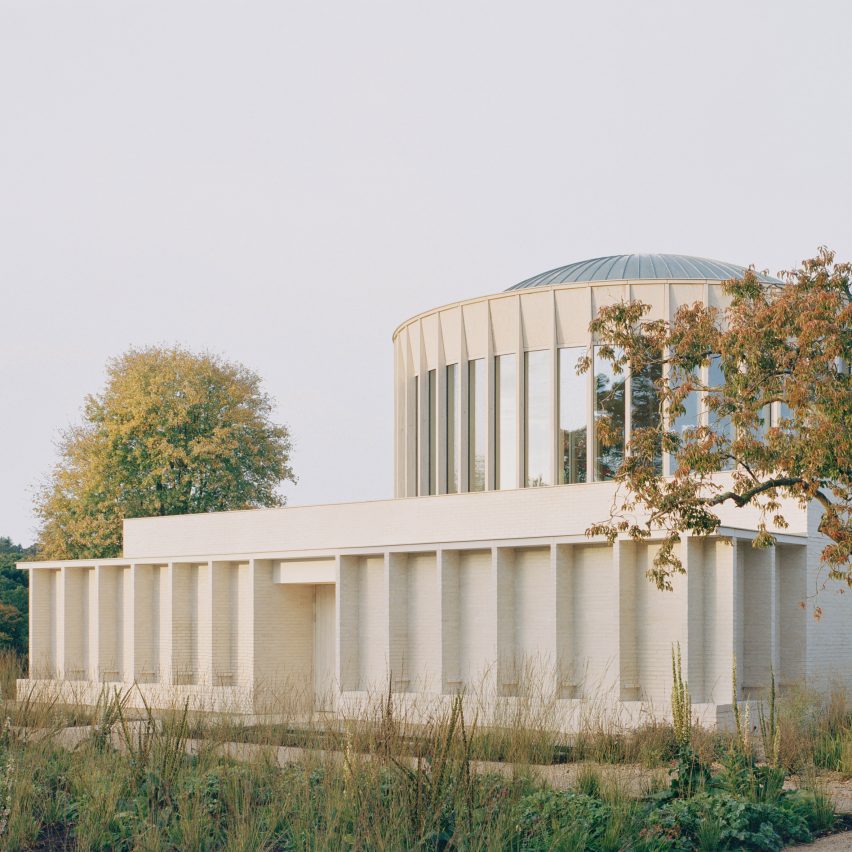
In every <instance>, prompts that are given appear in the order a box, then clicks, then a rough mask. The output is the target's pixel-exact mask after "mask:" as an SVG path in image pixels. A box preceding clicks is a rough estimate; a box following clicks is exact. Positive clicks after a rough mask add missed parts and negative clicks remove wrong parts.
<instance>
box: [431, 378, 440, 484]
mask: <svg viewBox="0 0 852 852" xmlns="http://www.w3.org/2000/svg"><path fill="white" fill-rule="evenodd" d="M429 493H430V494H437V493H438V381H437V376H436V373H435V371H434V370H429Z"/></svg>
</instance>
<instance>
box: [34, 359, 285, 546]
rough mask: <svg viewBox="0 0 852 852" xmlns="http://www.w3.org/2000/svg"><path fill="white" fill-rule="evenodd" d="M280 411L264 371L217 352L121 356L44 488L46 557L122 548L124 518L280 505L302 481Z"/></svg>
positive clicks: (40, 504)
mask: <svg viewBox="0 0 852 852" xmlns="http://www.w3.org/2000/svg"><path fill="white" fill-rule="evenodd" d="M272 411H273V401H272V399H271V398H270V397H269V396H268V395H267V394H266V393H265V392H264V391H263V390H262V388H261V380H260V377H259V376H258V375H257V374H256V373H254V372H252V371H251V370H249V369H247V368H246V367H244V366H242V365H240V364H234V363H230V362H227V361H224V360H222V359H221V358H219V357H217V356H215V355H210V354H207V353H203V354H200V355H199V354H194V353H192V352H189V351H187V350H185V349H182V348H180V347H170V348H159V347H150V348H145V349H131V350H130V351H128V352H127V353H125V354H124V355H122V356H120V357H119V358H116V359H113V360H111V361H110V362H109V363H108V365H107V382H106V386H105V388H104V389H103V391H102V392H101V393H99V394H97V395H94V396H88V397H87V398H86V401H85V406H84V414H83V422H82V423H81V424H80V425H78V426H75V427H73V428H71V429H70V430H68V431H67V432H66V433H65V435H64V436H63V438H62V441H61V443H60V460H59V462H58V464H57V465H56V467H55V468H54V469H53V471H52V473H51V475H50V477H49V479H48V480H47V482H46V483H45V485H44V486H43V488H42V489H41V490H40V492H39V493H38V494H37V497H36V512H37V514H38V516H39V518H40V519H41V529H40V533H39V538H38V554H39V556H40V557H41V558H44V559H77V558H95V557H99V558H104V557H110V556H116V555H119V554H120V552H121V535H122V520H123V519H124V518H135V517H146V516H154V515H179V514H188V513H195V512H216V511H225V510H230V509H250V508H257V507H263V506H279V505H282V503H283V502H284V501H283V499H282V498H281V496H280V495H279V494H278V490H277V489H278V486H279V485H280V483H281V482H282V481H284V480H290V481H295V477H294V474H293V471H292V469H291V467H290V451H291V443H290V435H289V432H288V430H287V428H286V427H285V426H282V425H278V424H276V423H274V422H273V421H272V419H271V415H272Z"/></svg>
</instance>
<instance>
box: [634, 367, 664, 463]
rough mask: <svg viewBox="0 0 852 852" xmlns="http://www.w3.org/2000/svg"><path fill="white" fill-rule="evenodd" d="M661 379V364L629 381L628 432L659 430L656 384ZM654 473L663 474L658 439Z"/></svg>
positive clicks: (660, 446)
mask: <svg viewBox="0 0 852 852" xmlns="http://www.w3.org/2000/svg"><path fill="white" fill-rule="evenodd" d="M662 377H663V365H662V363H661V362H659V361H658V362H656V363H654V364H648V365H647V366H646V367H645V368H644V369H643V370H641V371H640V372H638V373H634V374H633V376H632V378H631V380H630V430H631V433H632V431H633V430H634V429H659V427H660V394H659V392H658V391H657V385H656V384H655V383H656V382H659V381H660V379H661V378H662ZM654 471H655V472H656V473H658V474H660V473H662V472H663V445H662V441H661V440H660V439H659V438H658V440H657V447H656V451H655V453H654Z"/></svg>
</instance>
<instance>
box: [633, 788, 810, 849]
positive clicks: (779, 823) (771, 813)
mask: <svg viewBox="0 0 852 852" xmlns="http://www.w3.org/2000/svg"><path fill="white" fill-rule="evenodd" d="M645 830H646V835H645V836H648V835H650V836H660V837H668V838H670V840H671V846H670V848H672V849H684V850H687V849H699V848H706V846H704V847H702V844H703V843H706V842H707V841H708V838H709V836H710V835H711V834H712V836H713V837H715V838H716V842H717V843H718V846H717V847H716V848H718V849H763V850H779V849H782V848H783V847H784V845H785V844H787V843H790V842H807V841H810V840H811V839H812V835H811V832H810V829H809V828H808V825H807V822H806V820H805V818H804V817H803V816H802V814H801V813H800V812H799V811H798V810H797V809H795V808H791V807H784V806H782V805H781V804H769V803H755V802H746V801H743V800H742V799H739V798H735V797H733V796H729V795H725V794H721V793H716V794H711V793H699V794H698V795H696V796H693V797H692V798H691V799H673V800H672V801H670V802H667V803H665V804H663V805H662V806H661V807H659V808H655V809H654V810H652V811H651V812H650V813H649V814H648V816H647V817H646V820H645Z"/></svg>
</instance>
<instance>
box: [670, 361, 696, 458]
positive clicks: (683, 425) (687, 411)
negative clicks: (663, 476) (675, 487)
mask: <svg viewBox="0 0 852 852" xmlns="http://www.w3.org/2000/svg"><path fill="white" fill-rule="evenodd" d="M694 379H695V377H694V376H693V377H692V380H694ZM683 384H685V382H684V381H683V380H680V381H676V380H673V387H681V386H682V385H683ZM698 425H699V424H698V391H697V390H694V391H690V392H689V393H688V394H687V395H686V397H685V398H684V400H683V414H678V416H677V417H675V419H674V420H673V421H672V425H671V429H672V431H673V432H675V433H676V434H677V436H678V438H680V439H681V441H685V440H687V439H688V438H689V433H690V431H691V430H692V429H695V428H697V427H698ZM669 458H670V461H669V464H670V467H671V472H672V473H675V471H676V470H677V456H675V455H671V456H670V457H669Z"/></svg>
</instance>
